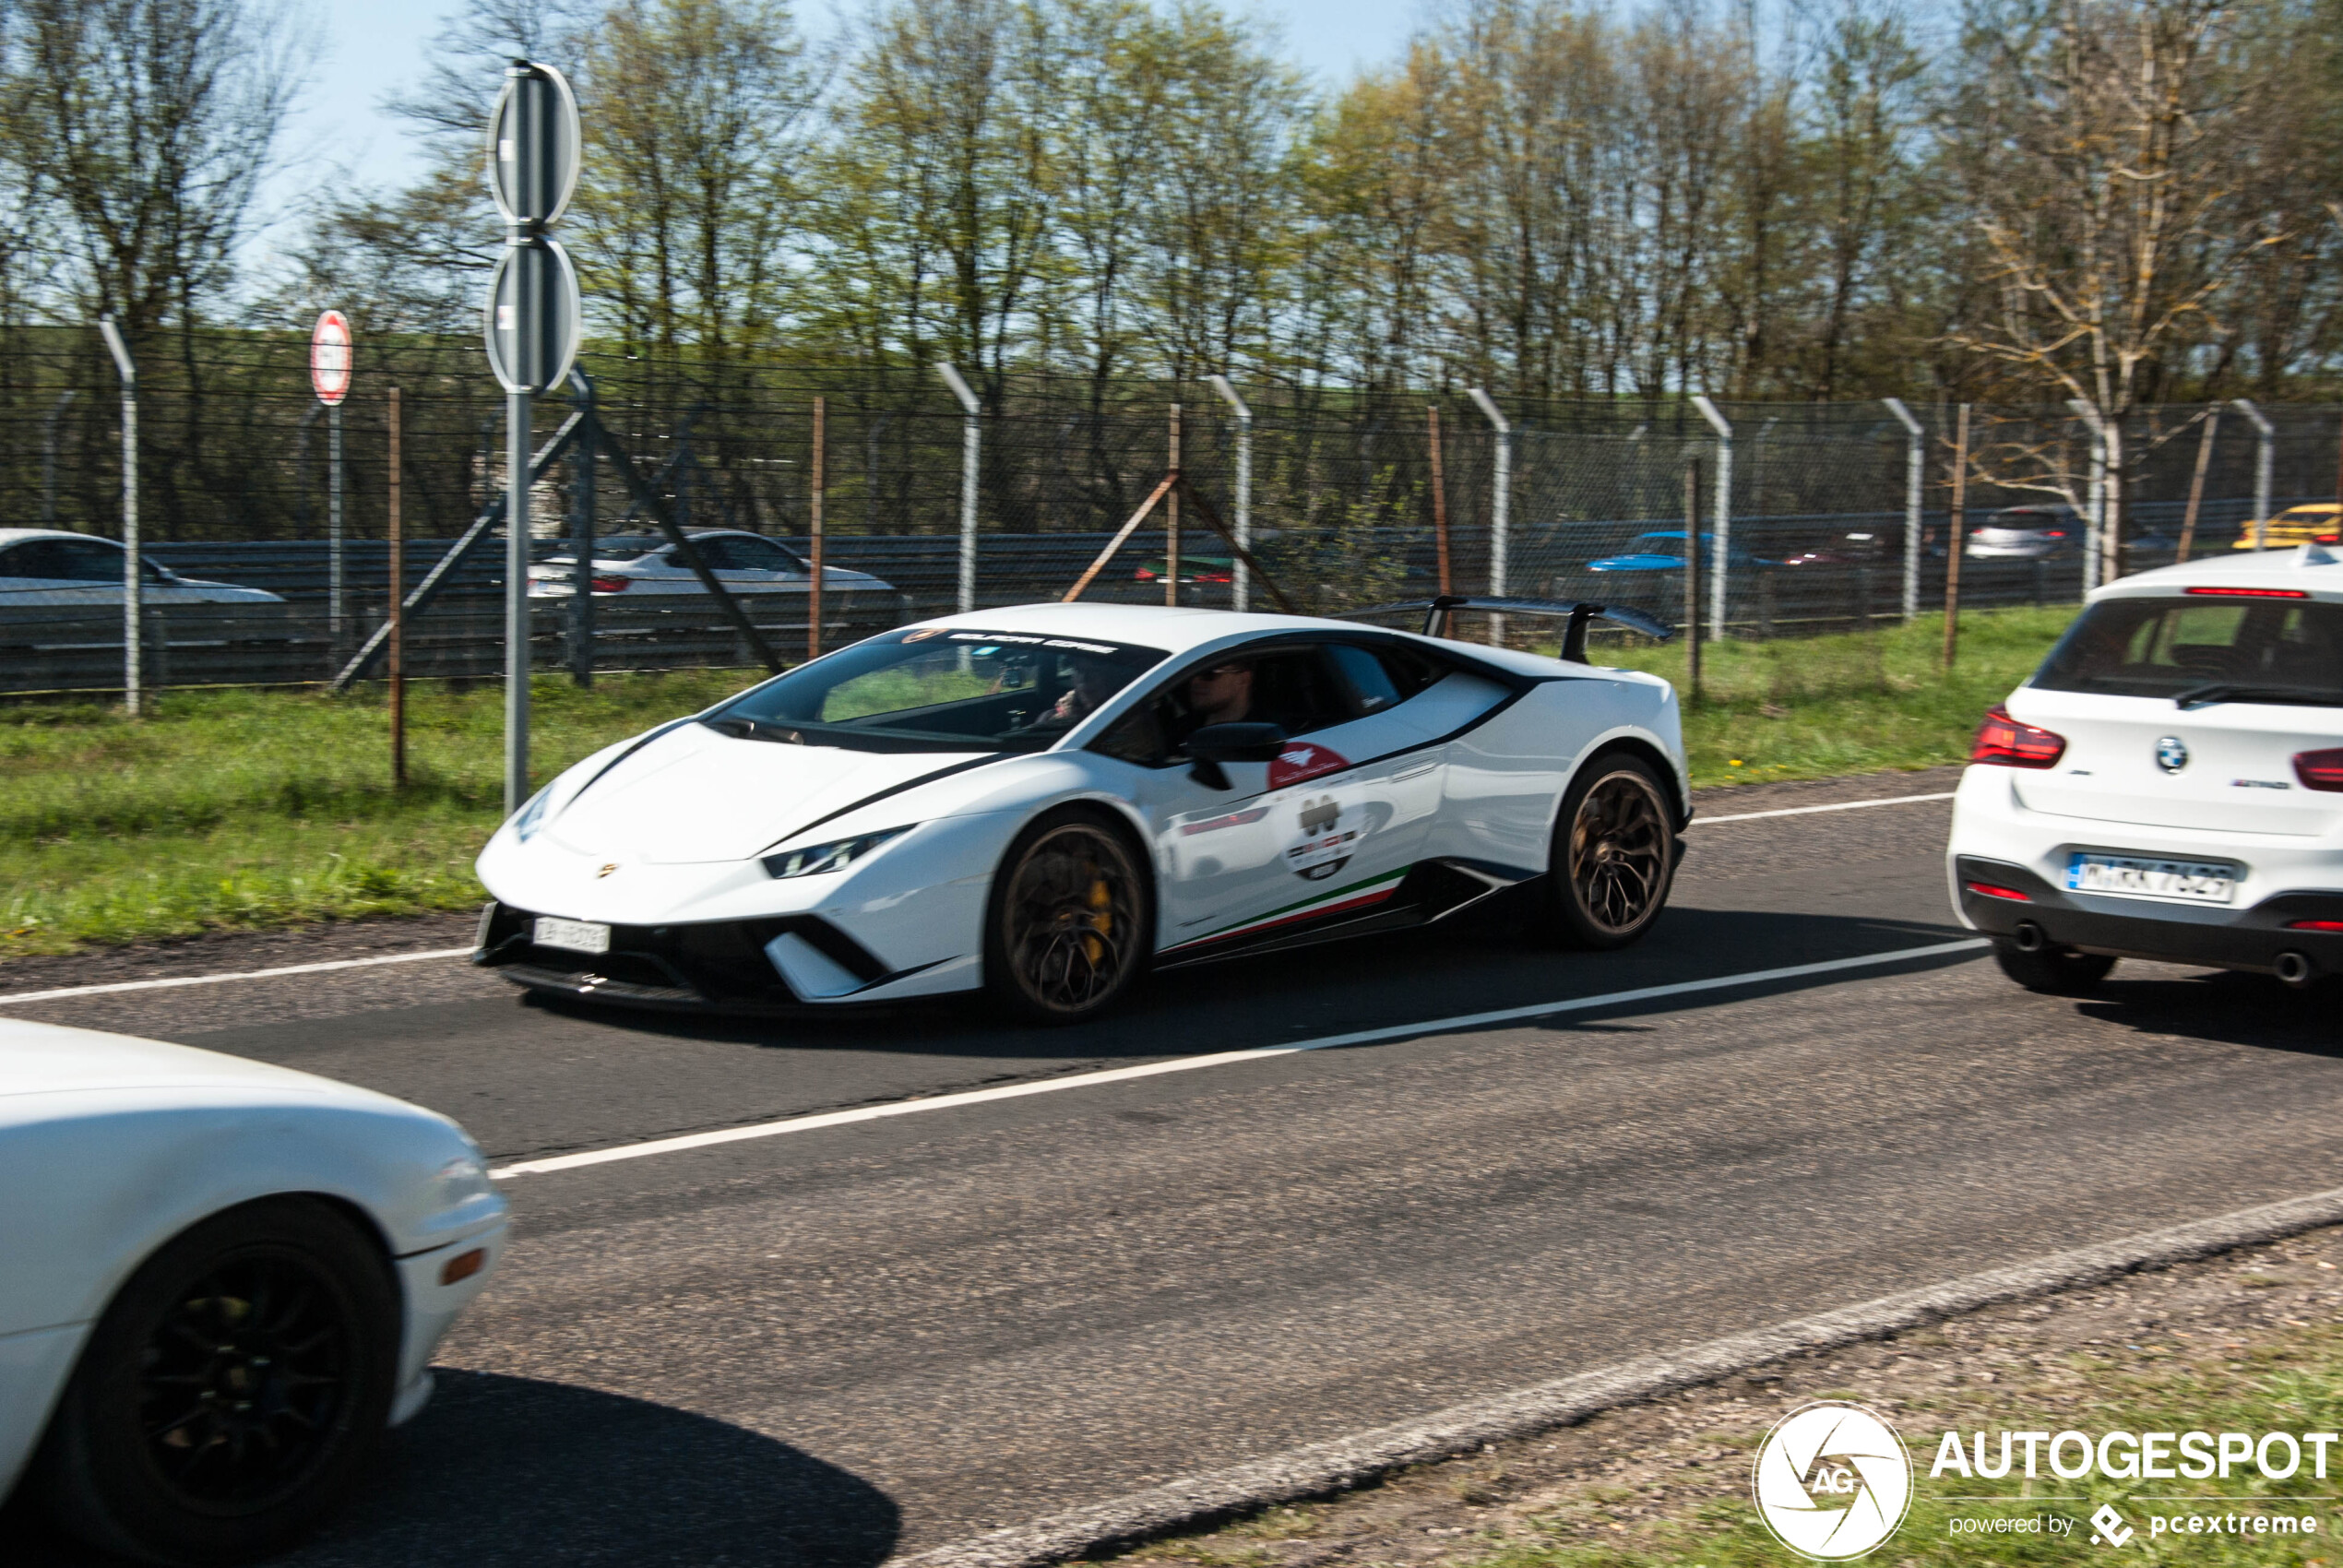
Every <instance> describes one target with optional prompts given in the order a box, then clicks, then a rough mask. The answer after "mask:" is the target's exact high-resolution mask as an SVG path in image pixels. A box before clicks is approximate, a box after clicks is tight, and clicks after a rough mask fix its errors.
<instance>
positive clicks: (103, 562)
mask: <svg viewBox="0 0 2343 1568" xmlns="http://www.w3.org/2000/svg"><path fill="white" fill-rule="evenodd" d="M56 551H57V555H58V557H59V561H58V564H60V565H62V566H63V567H64V568H65V569H64V570H63V571H61V572H59V573H58V574H57V576H61V577H70V578H72V579H73V580H74V581H76V582H87V583H118V582H120V581H122V552H121V551H119V550H117V549H115V548H114V547H113V546H112V545H107V544H83V543H80V542H78V541H75V540H58V541H57V543H56Z"/></svg>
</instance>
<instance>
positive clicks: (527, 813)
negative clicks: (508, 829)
mask: <svg viewBox="0 0 2343 1568" xmlns="http://www.w3.org/2000/svg"><path fill="white" fill-rule="evenodd" d="M551 799H553V786H552V785H551V784H548V785H546V786H545V787H544V788H543V789H542V790H538V791H537V793H535V794H534V795H531V796H529V803H528V804H527V805H524V806H522V807H521V808H520V810H518V811H517V812H515V813H514V814H513V837H516V838H517V839H519V840H520V841H521V842H522V843H524V844H526V843H528V842H529V840H530V839H531V838H534V837H537V830H538V829H539V828H541V827H542V826H545V802H547V801H549V800H551Z"/></svg>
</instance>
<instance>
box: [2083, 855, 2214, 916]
mask: <svg viewBox="0 0 2343 1568" xmlns="http://www.w3.org/2000/svg"><path fill="white" fill-rule="evenodd" d="M2066 885H2067V888H2068V889H2069V890H2070V891H2072V892H2075V893H2113V894H2116V895H2118V896H2121V897H2132V898H2177V899H2181V900H2182V901H2184V902H2187V903H2191V904H2226V903H2228V902H2229V901H2230V899H2231V898H2233V897H2236V896H2237V867H2236V866H2234V865H2232V864H2230V862H2229V861H2163V860H2151V859H2148V858H2147V857H2145V856H2140V855H2090V854H2075V855H2072V856H2069V857H2068V859H2067V861H2066Z"/></svg>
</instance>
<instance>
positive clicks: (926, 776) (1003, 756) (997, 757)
mask: <svg viewBox="0 0 2343 1568" xmlns="http://www.w3.org/2000/svg"><path fill="white" fill-rule="evenodd" d="M1031 755H1032V753H1031V752H999V753H995V754H993V755H991V756H977V757H970V758H969V759H968V761H966V762H956V763H953V764H951V765H950V766H946V767H939V768H937V769H936V770H935V771H934V772H933V773H922V774H921V775H920V776H919V777H918V778H906V779H905V780H903V782H902V783H900V784H889V785H888V786H887V787H886V789H884V790H876V791H874V792H873V793H871V794H868V795H865V796H863V797H862V799H861V800H859V801H852V802H848V803H847V804H845V805H842V806H840V807H838V810H836V811H834V812H831V813H829V814H827V815H825V816H817V817H815V819H814V820H813V821H811V822H809V823H807V824H806V825H805V826H803V827H798V828H792V829H791V830H790V831H789V832H788V833H786V834H783V835H782V836H781V837H779V838H776V839H774V840H773V843H774V844H786V843H788V842H789V841H790V840H791V838H796V837H802V836H803V835H804V834H807V833H810V832H812V831H813V830H814V829H815V828H817V827H819V826H822V824H824V823H826V822H835V821H837V820H838V818H839V817H842V816H844V815H845V814H847V813H848V812H858V811H861V810H862V808H863V807H864V806H867V805H870V804H872V803H874V802H878V801H883V800H885V799H886V798H887V797H888V796H889V795H899V794H901V793H902V792H903V791H904V790H916V789H918V788H919V787H920V786H921V785H922V784H933V783H934V782H935V781H936V780H937V779H939V778H951V777H952V775H954V774H955V773H966V772H968V771H969V769H970V768H974V767H983V766H987V765H989V764H992V763H996V762H1005V761H1007V760H1008V759H1009V758H1010V757H1020V756H1031ZM770 849H772V845H771V844H768V845H767V846H766V847H765V849H759V850H757V851H756V852H757V853H758V854H760V855H762V854H765V853H767V851H768V850H770Z"/></svg>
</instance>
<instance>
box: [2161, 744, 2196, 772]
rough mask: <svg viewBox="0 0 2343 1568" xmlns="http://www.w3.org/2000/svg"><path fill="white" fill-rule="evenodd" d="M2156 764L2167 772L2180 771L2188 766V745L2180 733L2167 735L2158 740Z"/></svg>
mask: <svg viewBox="0 0 2343 1568" xmlns="http://www.w3.org/2000/svg"><path fill="white" fill-rule="evenodd" d="M2156 766H2159V767H2160V768H2162V769H2163V770H2164V771H2165V772H2167V773H2178V772H2179V771H2180V770H2181V769H2182V768H2183V767H2186V766H2188V746H2187V744H2186V742H2183V741H2182V739H2181V738H2180V737H2179V736H2178V735H2167V736H2165V737H2164V738H2163V739H2162V740H2160V741H2159V742H2156Z"/></svg>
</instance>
